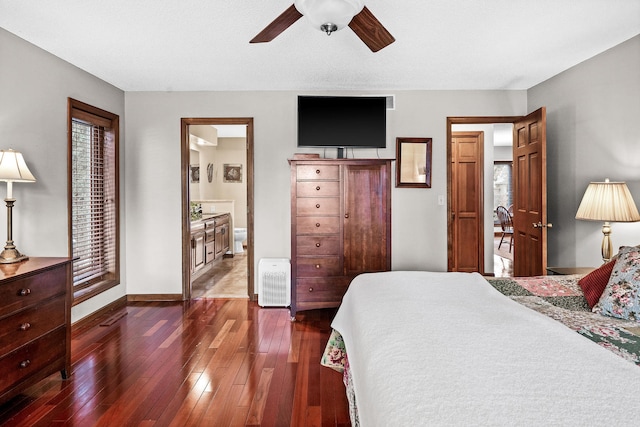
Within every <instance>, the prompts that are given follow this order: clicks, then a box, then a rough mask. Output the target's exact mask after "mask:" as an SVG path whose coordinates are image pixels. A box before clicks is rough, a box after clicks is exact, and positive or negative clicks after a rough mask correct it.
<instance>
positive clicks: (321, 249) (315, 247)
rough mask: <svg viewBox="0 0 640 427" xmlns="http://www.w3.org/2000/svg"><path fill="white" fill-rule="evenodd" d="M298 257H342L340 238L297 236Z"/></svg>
mask: <svg viewBox="0 0 640 427" xmlns="http://www.w3.org/2000/svg"><path fill="white" fill-rule="evenodd" d="M296 248H297V250H298V255H336V256H338V255H340V254H341V253H342V252H341V251H340V238H339V237H338V235H331V236H323V235H317V236H297V237H296Z"/></svg>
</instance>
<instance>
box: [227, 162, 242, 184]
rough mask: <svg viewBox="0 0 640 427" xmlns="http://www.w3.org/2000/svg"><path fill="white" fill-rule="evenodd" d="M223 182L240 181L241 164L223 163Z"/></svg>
mask: <svg viewBox="0 0 640 427" xmlns="http://www.w3.org/2000/svg"><path fill="white" fill-rule="evenodd" d="M222 171H223V177H222V181H223V182H232V183H233V182H242V165H240V164H228V163H225V164H224V165H223V167H222Z"/></svg>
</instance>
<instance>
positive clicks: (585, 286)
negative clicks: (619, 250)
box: [578, 258, 616, 308]
mask: <svg viewBox="0 0 640 427" xmlns="http://www.w3.org/2000/svg"><path fill="white" fill-rule="evenodd" d="M615 263H616V259H615V258H614V259H612V260H611V261H609V262H608V263H606V264H603V265H602V266H600V267H599V268H597V269H596V270H593V271H592V272H591V273H589V274H587V275H586V276H584V277H583V278H582V279H580V280H578V285H580V287H581V288H582V292H584V297H585V298H586V299H587V303H588V304H589V308H593V306H594V305H596V304H597V303H598V300H599V299H600V296H601V295H602V292H603V291H604V288H606V287H607V283H609V277H611V271H612V270H613V266H614V264H615Z"/></svg>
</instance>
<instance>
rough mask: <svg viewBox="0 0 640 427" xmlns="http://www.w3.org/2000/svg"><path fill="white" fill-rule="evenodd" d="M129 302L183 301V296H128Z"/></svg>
mask: <svg viewBox="0 0 640 427" xmlns="http://www.w3.org/2000/svg"><path fill="white" fill-rule="evenodd" d="M126 298H127V302H137V301H182V294H128V295H127V297H126Z"/></svg>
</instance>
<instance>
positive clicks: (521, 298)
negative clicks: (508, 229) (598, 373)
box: [487, 275, 640, 365]
mask: <svg viewBox="0 0 640 427" xmlns="http://www.w3.org/2000/svg"><path fill="white" fill-rule="evenodd" d="M581 277H582V276H581V275H569V276H539V277H518V278H491V279H487V281H488V282H489V283H490V284H491V285H492V286H493V287H495V288H496V289H497V290H498V291H500V292H502V293H503V294H505V295H506V296H508V297H509V298H511V299H513V300H514V301H517V302H519V303H520V304H522V305H524V306H526V307H528V308H530V309H532V310H535V311H538V312H540V313H542V314H545V315H547V316H549V317H551V318H552V319H554V320H557V321H559V322H561V323H563V324H564V325H565V326H567V327H568V328H570V329H573V330H574V331H576V332H577V333H579V334H580V335H582V336H584V337H585V338H587V339H589V340H591V341H593V342H595V343H596V344H598V345H600V346H602V347H604V348H606V349H608V350H610V351H612V352H614V353H615V354H617V355H618V356H620V357H622V358H624V359H626V360H628V361H630V362H632V363H634V364H636V365H640V323H638V322H633V321H629V320H623V319H617V318H614V317H609V316H603V315H601V314H598V313H593V312H591V310H590V308H589V305H588V304H587V300H586V299H585V297H584V294H583V292H582V289H581V288H580V286H579V285H578V280H579V279H580V278H581Z"/></svg>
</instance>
